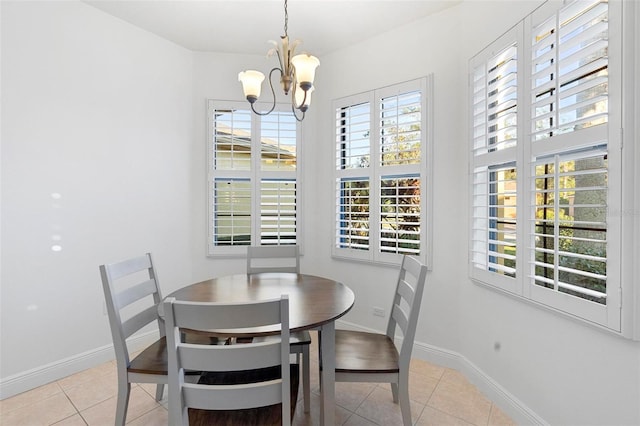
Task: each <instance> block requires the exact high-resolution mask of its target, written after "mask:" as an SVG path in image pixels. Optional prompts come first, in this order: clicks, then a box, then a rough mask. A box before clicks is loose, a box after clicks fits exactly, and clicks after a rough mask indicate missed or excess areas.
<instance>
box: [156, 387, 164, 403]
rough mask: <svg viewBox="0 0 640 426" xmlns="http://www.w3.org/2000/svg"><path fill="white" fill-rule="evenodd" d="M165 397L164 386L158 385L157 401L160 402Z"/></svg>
mask: <svg viewBox="0 0 640 426" xmlns="http://www.w3.org/2000/svg"><path fill="white" fill-rule="evenodd" d="M163 395H164V385H163V384H162V383H158V386H157V387H156V401H158V402H160V401H161V400H162V396H163Z"/></svg>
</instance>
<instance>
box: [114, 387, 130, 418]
mask: <svg viewBox="0 0 640 426" xmlns="http://www.w3.org/2000/svg"><path fill="white" fill-rule="evenodd" d="M130 393H131V383H123V382H122V381H121V380H119V381H118V398H117V403H116V421H115V424H116V426H124V424H125V422H126V420H127V408H128V407H129V394H130Z"/></svg>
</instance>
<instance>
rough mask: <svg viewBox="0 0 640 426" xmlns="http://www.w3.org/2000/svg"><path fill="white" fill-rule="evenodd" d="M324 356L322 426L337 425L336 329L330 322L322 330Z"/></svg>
mask: <svg viewBox="0 0 640 426" xmlns="http://www.w3.org/2000/svg"><path fill="white" fill-rule="evenodd" d="M320 332H321V333H322V338H321V339H320V345H321V348H322V350H321V352H320V353H321V354H322V377H321V378H320V380H321V387H320V424H321V425H323V426H324V425H327V426H333V425H335V411H336V408H335V407H336V386H335V382H336V329H335V323H334V322H329V323H327V324H325V325H323V326H322V327H321V328H320Z"/></svg>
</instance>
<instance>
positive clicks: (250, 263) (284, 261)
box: [247, 245, 300, 274]
mask: <svg viewBox="0 0 640 426" xmlns="http://www.w3.org/2000/svg"><path fill="white" fill-rule="evenodd" d="M261 272H293V273H295V274H299V273H300V250H299V248H298V246H297V245H291V246H249V247H247V274H258V273H261Z"/></svg>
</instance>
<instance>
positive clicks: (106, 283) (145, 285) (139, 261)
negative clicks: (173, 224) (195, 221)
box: [100, 253, 167, 425]
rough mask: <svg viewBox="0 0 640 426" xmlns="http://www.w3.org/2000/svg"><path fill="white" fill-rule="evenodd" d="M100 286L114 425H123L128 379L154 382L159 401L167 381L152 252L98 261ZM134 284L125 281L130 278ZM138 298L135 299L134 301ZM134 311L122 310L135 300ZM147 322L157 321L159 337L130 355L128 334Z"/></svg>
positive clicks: (135, 381)
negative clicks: (113, 377)
mask: <svg viewBox="0 0 640 426" xmlns="http://www.w3.org/2000/svg"><path fill="white" fill-rule="evenodd" d="M100 276H101V278H102V288H103V290H104V296H105V300H106V304H107V313H108V315H109V325H110V327H111V336H112V337H113V347H114V349H115V354H116V365H117V374H118V397H117V403H116V421H115V423H116V424H117V425H124V424H125V421H126V417H127V407H128V405H129V394H130V392H131V383H156V384H157V385H158V386H157V387H156V400H157V401H160V400H161V399H162V395H163V392H164V385H165V384H166V383H167V358H166V357H167V349H166V341H165V339H164V324H162V323H161V320H160V318H159V317H158V309H157V306H158V303H160V301H161V300H162V295H161V294H160V289H159V287H158V281H157V279H156V272H155V269H154V267H153V262H152V260H151V254H149V253H147V254H145V255H144V256H138V257H134V258H131V259H127V260H123V261H121V262H116V263H111V264H105V265H100ZM132 280H133V281H135V282H136V283H135V284H133V285H127V282H129V281H132ZM136 302H137V303H136ZM134 303H135V305H134V307H135V308H136V309H135V312H130V310H127V313H128V315H127V317H126V318H124V315H125V313H124V312H122V310H123V309H124V308H126V307H128V306H130V305H132V304H134ZM150 323H156V324H157V326H158V331H159V334H160V338H159V339H157V340H156V341H154V342H153V343H152V344H151V345H150V346H148V347H147V348H146V349H144V350H143V351H142V352H140V354H138V355H137V356H136V357H135V358H131V355H130V352H129V347H128V345H127V338H129V337H130V336H131V335H133V334H134V333H135V332H137V331H139V330H140V329H141V328H143V327H144V326H146V325H147V324H150Z"/></svg>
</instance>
